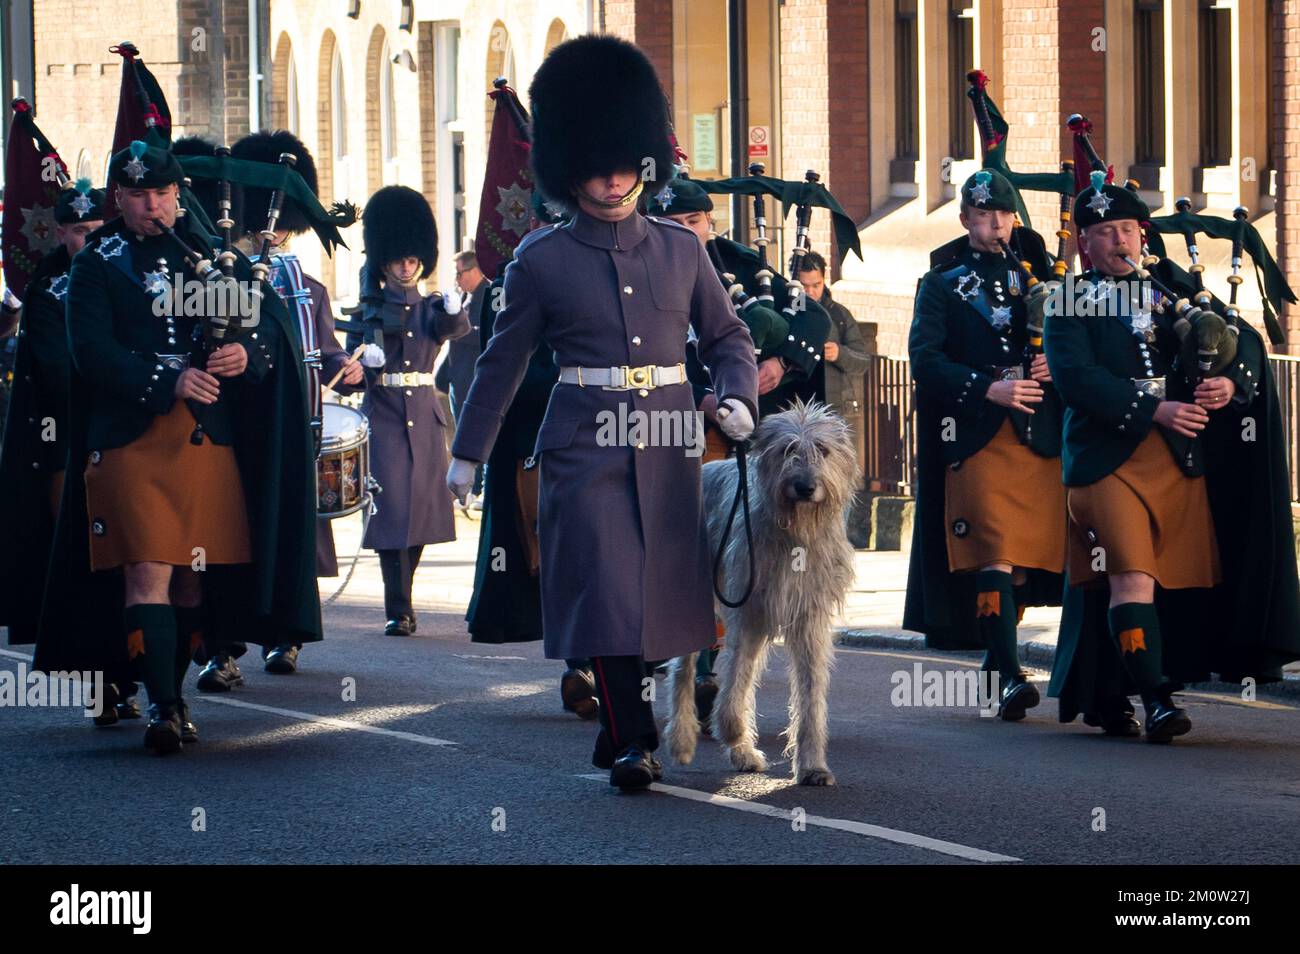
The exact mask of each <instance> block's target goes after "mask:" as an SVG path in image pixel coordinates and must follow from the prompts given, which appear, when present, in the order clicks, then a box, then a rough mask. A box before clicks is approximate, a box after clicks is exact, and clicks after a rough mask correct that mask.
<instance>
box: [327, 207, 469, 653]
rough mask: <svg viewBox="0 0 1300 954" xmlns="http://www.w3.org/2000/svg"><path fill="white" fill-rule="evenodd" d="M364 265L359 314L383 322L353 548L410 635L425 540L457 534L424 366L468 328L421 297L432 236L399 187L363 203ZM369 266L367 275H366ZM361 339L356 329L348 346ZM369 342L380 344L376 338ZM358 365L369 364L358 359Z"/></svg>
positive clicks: (391, 628) (391, 631) (429, 369)
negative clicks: (366, 559) (369, 503)
mask: <svg viewBox="0 0 1300 954" xmlns="http://www.w3.org/2000/svg"><path fill="white" fill-rule="evenodd" d="M362 232H363V240H364V242H365V250H366V264H365V265H364V266H362V277H361V284H362V288H363V289H366V288H367V287H371V288H373V287H375V285H376V283H378V284H379V285H381V286H382V287H381V289H380V291H379V295H378V296H377V300H375V298H374V297H372V296H369V295H367V296H365V297H364V302H365V305H366V312H367V314H366V317H367V320H369V321H373V322H374V323H375V324H374V325H373V326H372V327H376V326H377V327H382V329H383V332H382V333H383V341H382V345H381V346H382V348H383V353H384V362H383V365H382V367H371V366H367V368H366V378H367V389H366V397H365V401H364V402H363V403H362V406H361V410H362V412H363V413H364V414H365V415H366V416H367V417H369V419H370V471H371V475H372V476H373V477H374V478H375V480H376V481H378V483H379V486H380V487H382V488H383V489H382V491H381V492H380V493H379V494H378V496H377V497H376V507H377V511H376V513H375V514H374V515H373V516H372V517H371V518H370V523H369V526H367V527H366V532H365V536H364V537H363V538H362V545H364V546H366V547H369V548H370V549H372V550H377V551H378V552H379V567H380V570H381V572H382V574H383V578H384V614H385V616H386V617H387V622H386V623H385V626H384V633H385V634H386V635H389V636H409V635H410V634H411V633H413V632H415V629H416V619H415V610H414V608H413V607H412V604H411V587H412V584H413V581H414V576H415V568H416V567H417V566H418V565H419V563H420V555H421V552H422V551H423V549H424V547H425V545H426V544H430V543H445V542H447V541H450V540H455V539H456V526H455V517H454V515H453V514H452V507H451V504H452V501H451V497H450V495H449V494H448V493H447V489H446V485H445V481H446V476H447V437H446V428H447V421H446V420H445V419H444V417H443V410H442V406H441V404H440V403H439V401H438V395H437V391H436V390H435V389H434V386H433V364H434V361H435V360H436V359H437V357H438V352H439V351H440V350H441V349H442V345H443V342H444V341H448V340H450V339H452V338H458V337H460V336H461V335H463V334H466V333H467V332H468V331H469V319H468V317H467V316H466V314H465V313H464V311H462V310H460V308H459V303H455V304H454V305H452V306H451V310H450V311H449V309H448V305H447V304H446V303H445V302H444V299H443V297H442V295H440V294H431V295H421V294H420V291H419V289H418V288H417V287H416V286H417V283H418V282H419V281H420V279H423V278H427V277H428V276H429V275H430V274H432V272H433V269H434V266H435V265H436V263H437V259H438V234H437V227H436V226H435V225H434V221H433V212H432V210H431V209H430V208H429V203H428V202H427V201H426V200H425V198H424V196H422V195H421V194H420V193H418V192H416V191H415V190H414V189H409V188H407V187H406V186H387V187H385V188H383V189H380V190H379V191H378V192H376V193H375V194H374V195H373V196H371V197H370V201H369V202H368V203H366V210H365V213H364V214H363V215H362ZM367 272H369V274H367ZM360 343H361V338H360V335H358V334H356V333H355V332H354V333H352V334H350V335H349V337H348V342H347V347H348V350H349V351H353V350H355V349H356V347H357V345H359V344H360ZM374 343H375V344H380V342H378V341H376V342H374ZM361 361H362V364H368V362H367V358H366V356H363V357H362V359H361Z"/></svg>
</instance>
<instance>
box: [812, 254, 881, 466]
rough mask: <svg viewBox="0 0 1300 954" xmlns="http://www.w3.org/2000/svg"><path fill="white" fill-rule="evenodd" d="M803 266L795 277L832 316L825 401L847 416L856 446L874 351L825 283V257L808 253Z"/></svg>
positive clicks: (855, 322) (825, 349)
mask: <svg viewBox="0 0 1300 954" xmlns="http://www.w3.org/2000/svg"><path fill="white" fill-rule="evenodd" d="M802 264H803V268H802V269H801V270H800V272H799V274H798V275H796V276H795V277H796V278H798V279H799V284H801V285H803V290H804V292H805V293H806V294H807V296H808V297H809V298H811V299H812V300H813V301H815V302H817V304H819V305H821V306H822V307H823V308H824V309H826V313H827V314H828V315H830V318H831V328H830V333H829V334H827V336H826V344H825V346H824V350H823V352H822V353H823V356H824V358H825V360H824V362H823V364H824V373H825V375H826V403H827V404H829V405H830V406H831V407H832V408H834V409H835V412H836V413H837V414H839V415H840V417H842V418H844V420H845V421H846V422H847V423H848V425H849V427H850V428H852V430H853V446H854V447H857V448H859V452H860V449H861V446H862V402H863V394H862V391H863V378H862V376H863V375H864V374H866V371H867V365H868V364H869V363H870V360H871V354H870V352H869V351H868V350H867V343H866V342H865V341H864V340H863V339H862V331H861V330H860V329H859V328H858V323H857V321H856V320H855V319H854V317H853V313H852V312H851V311H849V310H848V309H847V308H845V307H844V306H843V305H841V304H840V303H839V302H837V301H835V299H833V298H832V297H831V289H830V286H829V285H827V284H826V259H824V258H823V257H822V256H821V254H820V253H818V252H808V253H807V254H805V255H804V257H803V259H802Z"/></svg>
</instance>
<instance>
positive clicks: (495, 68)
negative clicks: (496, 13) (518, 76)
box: [485, 20, 518, 140]
mask: <svg viewBox="0 0 1300 954" xmlns="http://www.w3.org/2000/svg"><path fill="white" fill-rule="evenodd" d="M498 76H504V77H505V78H506V79H507V80H508V81H509V82H510V85H511V86H515V51H514V49H513V45H512V44H511V42H510V31H509V30H507V29H506V25H505V24H504V23H502V22H501V21H500V20H497V21H496V22H495V23H493V24H492V30H491V32H490V33H489V34H488V48H487V76H486V80H487V82H486V84H485V88H487V89H491V88H492V81H493V80H494V79H496V78H497V77H498ZM515 88H516V89H517V88H518V87H517V86H515ZM485 98H486V99H487V107H486V109H487V127H486V128H487V137H486V140H491V139H492V112H493V109H494V106H495V103H496V101H495V100H493V99H492V98H491V97H485Z"/></svg>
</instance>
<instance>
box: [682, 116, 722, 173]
mask: <svg viewBox="0 0 1300 954" xmlns="http://www.w3.org/2000/svg"><path fill="white" fill-rule="evenodd" d="M689 162H690V165H691V168H692V169H694V170H696V171H699V170H701V169H714V170H716V169H717V168H718V117H717V114H716V113H696V114H695V115H693V116H692V117H691V155H690V160H689Z"/></svg>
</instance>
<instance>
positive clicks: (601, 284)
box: [452, 212, 758, 660]
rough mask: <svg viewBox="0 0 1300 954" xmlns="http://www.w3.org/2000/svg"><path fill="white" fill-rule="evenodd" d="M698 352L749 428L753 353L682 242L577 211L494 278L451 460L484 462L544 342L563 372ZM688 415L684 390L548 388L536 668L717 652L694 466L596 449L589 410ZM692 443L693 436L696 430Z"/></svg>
mask: <svg viewBox="0 0 1300 954" xmlns="http://www.w3.org/2000/svg"><path fill="white" fill-rule="evenodd" d="M688 326H689V327H693V328H694V329H695V333H696V336H697V337H698V339H699V345H698V348H699V355H700V358H701V360H702V361H703V362H704V363H705V364H706V365H707V366H708V367H709V370H710V373H711V375H712V378H713V382H714V388H715V391H716V393H717V394H718V398H719V400H720V401H721V400H725V399H726V398H729V397H734V398H737V399H738V400H740V401H742V402H744V404H745V405H746V406H748V407H749V409H750V414H751V415H753V416H754V418H755V419H757V417H758V415H757V413H756V410H757V403H758V372H757V368H756V367H755V364H754V344H753V341H752V340H751V338H750V336H749V331H748V329H747V328H746V327H745V324H744V322H743V321H741V320H740V318H738V317H737V316H736V313H735V311H734V310H733V308H732V306H731V302H730V301H729V300H728V298H727V294H726V292H725V291H724V290H723V288H722V285H721V284H720V283H719V282H718V276H717V272H716V271H714V269H713V266H712V265H711V264H710V262H709V259H708V257H707V256H706V255H705V251H704V247H703V245H701V244H700V241H699V239H698V238H696V237H695V234H694V233H693V232H691V231H690V230H688V229H686V228H684V227H682V226H679V225H677V224H676V223H673V222H669V221H667V220H663V219H656V218H652V217H644V216H641V215H639V214H637V215H633V216H631V217H630V218H627V219H624V220H623V221H621V222H618V223H609V222H602V221H600V220H598V219H595V218H592V217H590V216H588V215H586V214H585V213H583V212H579V213H578V214H577V215H576V216H575V217H574V218H573V219H572V220H570V221H569V222H567V223H565V224H563V225H556V226H552V227H550V228H545V229H539V230H537V231H535V232H532V233H530V234H529V235H528V236H527V237H526V238H525V239H524V240H523V241H522V242H521V243H520V244H519V247H518V248H517V249H516V251H515V257H514V260H513V261H512V262H511V263H510V265H509V266H508V267H507V268H506V272H505V299H504V308H503V310H502V311H501V312H500V314H499V315H498V316H497V320H496V330H495V333H494V334H493V336H492V339H491V341H490V342H489V343H488V347H487V350H486V351H484V352H483V356H482V357H481V358H479V361H478V366H477V369H476V371H475V376H474V383H473V386H472V387H471V388H470V393H469V397H468V399H467V400H466V402H465V407H464V409H463V411H462V415H461V419H460V423H459V425H458V427H457V431H456V439H455V442H454V443H453V445H452V453H453V455H454V456H456V457H459V458H461V459H463V460H469V461H485V460H487V458H488V453H489V452H490V451H491V449H492V445H493V442H494V441H495V440H496V436H497V432H498V430H499V429H500V427H501V422H502V418H503V415H504V413H505V411H506V409H507V408H508V407H509V406H510V402H511V399H512V398H513V397H514V394H515V390H516V389H517V388H518V387H519V383H520V381H521V380H522V379H523V376H524V372H525V371H526V369H527V367H528V362H529V358H530V356H531V355H532V353H533V351H534V349H535V348H536V347H537V346H538V344H539V343H540V342H542V341H545V342H546V344H547V345H549V346H550V347H551V349H552V350H553V351H554V352H555V356H556V363H557V364H559V365H560V366H561V367H575V366H576V367H583V368H609V367H611V366H621V365H630V366H633V367H637V366H642V365H652V364H653V365H665V366H673V365H676V364H678V363H679V362H684V361H685V360H686V357H685V351H686V335H687V329H688ZM620 404H623V405H625V409H626V410H625V413H629V414H630V412H631V411H633V410H639V411H644V412H654V411H676V412H678V413H680V414H682V415H688V414H692V413H693V412H694V410H695V407H694V402H693V400H692V392H691V387H690V385H689V384H672V385H664V386H661V387H658V388H654V389H650V390H648V391H647V392H646V396H644V397H642V396H641V392H640V391H606V390H603V389H602V388H600V387H598V386H586V387H582V386H579V385H577V384H557V385H556V386H555V389H554V390H553V391H552V392H551V399H550V403H549V404H548V405H547V409H546V417H545V419H544V421H543V422H542V427H541V430H540V432H539V433H538V437H537V445H536V449H535V454H536V455H537V456H538V458H539V459H540V466H541V503H540V518H539V536H540V545H541V592H542V626H543V632H544V638H545V647H546V655H547V656H548V657H550V658H552V659H561V658H576V657H584V656H642V657H643V658H645V659H656V660H657V659H666V658H669V657H671V656H677V655H681V654H683V653H688V652H694V651H696V650H698V649H701V648H703V647H704V646H706V645H708V644H709V642H710V641H711V640H712V638H713V633H714V623H713V586H712V582H711V580H710V569H711V562H712V561H711V559H710V555H709V547H708V539H707V534H706V529H705V520H704V509H703V501H702V497H701V490H700V458H699V456H690V455H689V454H688V453H687V449H686V448H683V447H681V446H656V443H655V442H653V441H651V439H650V438H649V437H648V436H647V437H646V440H645V442H644V443H645V446H644V447H643V448H640V449H638V448H636V447H633V446H630V445H629V444H627V443H623V442H619V443H617V444H614V445H613V446H601V444H599V443H598V442H597V432H598V429H599V427H600V424H601V418H600V417H598V415H601V412H608V413H609V414H612V415H614V417H615V418H617V417H618V413H619V405H620ZM701 437H702V432H701Z"/></svg>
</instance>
